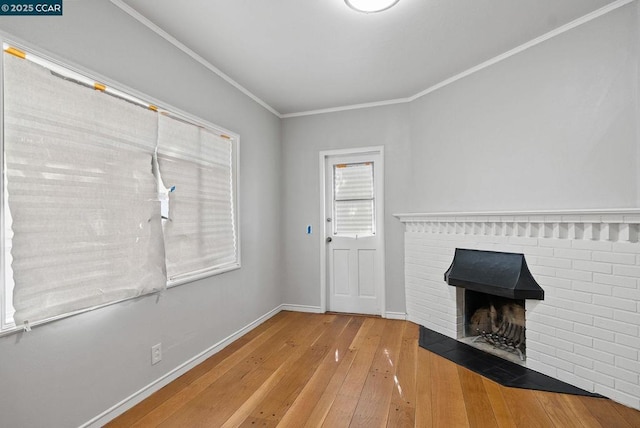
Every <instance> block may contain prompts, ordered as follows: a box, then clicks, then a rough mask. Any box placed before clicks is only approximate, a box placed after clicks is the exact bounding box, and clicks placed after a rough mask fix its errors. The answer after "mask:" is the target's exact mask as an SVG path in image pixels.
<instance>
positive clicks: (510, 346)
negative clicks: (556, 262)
mask: <svg viewBox="0 0 640 428" xmlns="http://www.w3.org/2000/svg"><path fill="white" fill-rule="evenodd" d="M444 278H445V281H446V282H447V283H448V284H449V285H452V286H456V287H461V288H464V295H463V296H464V304H463V305H462V306H463V308H464V312H463V316H464V329H463V330H464V335H463V336H464V337H462V338H461V339H463V341H464V342H465V343H468V344H470V345H472V346H476V347H478V348H480V349H482V350H485V351H487V352H490V353H493V354H496V355H498V356H502V357H503V358H507V359H511V358H509V355H508V354H509V353H511V354H516V355H517V356H518V358H519V360H520V361H524V360H525V355H526V317H525V299H538V300H542V299H543V298H544V291H543V290H542V288H541V287H540V286H539V285H538V283H537V282H536V280H535V279H534V278H533V276H532V275H531V272H529V268H528V267H527V262H526V260H525V258H524V255H523V254H518V253H503V252H496V251H482V250H468V249H462V248H457V249H456V251H455V255H454V259H453V262H452V263H451V266H450V267H449V269H448V270H447V272H446V273H445V274H444Z"/></svg>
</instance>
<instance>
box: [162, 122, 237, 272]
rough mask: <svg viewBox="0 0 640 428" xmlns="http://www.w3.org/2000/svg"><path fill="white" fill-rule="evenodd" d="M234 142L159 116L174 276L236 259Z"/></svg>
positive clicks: (170, 268)
mask: <svg viewBox="0 0 640 428" xmlns="http://www.w3.org/2000/svg"><path fill="white" fill-rule="evenodd" d="M232 162H233V158H232V141H231V140H229V139H227V138H223V137H220V136H218V135H215V134H213V133H212V132H209V131H207V130H206V129H203V128H200V127H197V126H194V125H192V124H189V123H185V122H181V121H178V120H175V119H172V118H170V117H167V116H164V115H161V116H159V127H158V165H159V168H160V174H161V175H162V180H163V182H164V184H165V186H167V187H172V186H175V191H173V192H171V193H170V194H169V198H170V204H169V206H170V211H169V212H170V214H169V219H168V220H167V221H166V222H165V224H164V238H165V248H166V259H167V275H168V278H169V279H170V280H174V279H177V278H180V277H181V276H185V275H188V274H190V273H193V272H198V271H203V270H207V269H216V268H223V267H225V266H229V265H233V264H235V263H237V261H238V257H237V245H236V225H235V216H234V212H233V200H234V197H233V196H234V195H233V182H232V177H233V174H232Z"/></svg>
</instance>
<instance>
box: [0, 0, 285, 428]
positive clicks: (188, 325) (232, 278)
mask: <svg viewBox="0 0 640 428" xmlns="http://www.w3.org/2000/svg"><path fill="white" fill-rule="evenodd" d="M0 31H3V32H5V33H10V34H12V35H14V36H16V37H18V38H20V39H23V40H24V41H26V42H28V43H30V44H33V45H35V46H38V47H40V48H43V49H45V50H47V51H49V52H51V53H52V54H54V55H56V56H59V57H60V58H63V59H66V60H68V61H70V62H72V63H75V64H78V65H80V66H82V67H85V68H87V69H91V70H94V71H96V72H98V73H100V74H102V75H104V76H107V77H108V78H110V79H113V80H114V81H118V82H120V83H122V84H124V85H127V86H130V87H132V88H135V89H137V90H139V91H142V92H144V93H147V94H148V95H150V96H152V97H155V98H157V99H160V100H163V101H165V102H167V103H169V104H171V105H173V106H175V107H178V108H180V109H183V110H185V111H187V112H190V113H192V114H194V115H196V116H199V117H202V118H203V119H205V120H208V121H210V122H212V123H215V124H217V125H220V126H222V127H225V128H228V129H230V130H232V131H234V132H237V133H238V134H240V138H241V149H240V162H241V177H240V185H241V189H240V190H241V193H240V218H241V233H242V264H243V266H242V268H241V269H240V270H237V271H234V272H229V273H226V274H222V275H218V276H215V277H211V278H208V279H204V280H200V281H197V282H194V283H190V284H185V285H182V286H178V287H175V288H172V289H170V290H168V291H167V292H165V293H164V294H163V295H162V296H160V297H159V298H158V297H157V296H150V297H144V298H140V299H136V300H131V301H127V302H125V303H122V304H118V305H113V306H110V307H108V308H104V309H100V310H96V311H92V312H89V313H86V314H83V315H79V316H74V317H71V318H67V319H64V320H61V321H57V322H54V323H51V324H48V325H44V326H40V327H36V328H34V329H33V331H32V332H30V333H28V334H17V335H12V336H8V337H3V338H0V379H1V383H2V394H0V418H1V420H0V425H2V426H6V427H39V426H47V427H63V426H69V427H70V426H78V425H80V424H82V423H84V422H86V421H89V420H90V419H92V418H93V417H95V416H96V415H99V414H100V413H101V412H103V411H105V410H106V409H108V408H109V407H111V406H112V405H114V404H116V403H118V402H119V401H121V400H123V399H125V398H126V397H128V396H129V395H131V394H133V393H134V392H136V391H138V390H139V389H140V388H142V387H144V386H146V385H147V384H149V383H151V382H152V381H154V380H156V379H158V378H159V377H161V376H162V375H163V374H165V373H167V372H169V371H170V370H171V369H173V368H174V367H176V366H178V365H180V364H182V363H184V362H185V361H187V360H189V359H191V358H192V357H194V356H196V355H197V354H198V353H200V352H202V351H203V350H205V349H207V348H209V347H210V346H211V345H213V344H215V343H216V342H218V341H220V340H222V339H223V338H225V337H227V336H228V335H230V334H232V333H234V332H235V331H237V330H238V329H240V328H242V327H244V326H246V325H247V324H248V323H250V322H252V321H254V320H256V319H257V318H259V317H260V316H262V315H264V314H266V313H267V312H269V311H270V310H272V309H274V308H276V307H277V306H278V305H279V304H280V303H281V285H280V284H281V281H282V276H281V273H280V264H281V260H280V257H279V253H280V250H279V242H280V239H281V233H280V217H281V213H280V205H281V191H280V172H281V143H280V140H281V135H280V132H281V131H280V127H281V124H280V120H279V119H278V118H277V117H275V116H273V115H272V114H271V113H269V112H268V111H266V110H265V109H264V108H262V107H260V106H259V105H258V104H256V103H255V102H253V101H252V100H250V99H249V98H248V97H246V96H245V95H243V94H241V93H240V92H239V91H238V90H236V89H235V88H233V87H232V86H230V85H229V84H227V83H226V82H224V81H223V80H222V79H220V78H218V77H217V76H215V75H214V74H213V73H211V72H210V71H208V70H207V69H205V68H204V67H203V66H201V65H200V64H198V63H196V62H195V61H193V60H192V59H190V58H189V57H188V56H186V55H185V54H183V53H182V52H180V51H179V50H177V49H176V48H174V47H173V46H172V45H171V44H169V43H167V42H166V41H164V40H163V39H161V38H160V37H159V36H157V35H156V34H154V33H153V32H151V31H150V30H148V29H147V28H146V27H144V26H143V25H141V24H139V23H138V22H137V21H135V20H134V19H132V18H131V17H129V16H128V15H126V14H125V13H124V12H122V11H121V10H120V9H118V8H117V7H115V6H114V5H112V4H111V3H110V2H108V1H106V0H84V1H66V2H65V4H64V16H63V17H33V18H30V17H24V16H21V17H4V18H2V19H0ZM158 342H162V344H163V360H162V362H161V363H160V364H158V365H156V366H153V367H152V366H151V365H150V355H151V354H150V348H151V346H152V345H154V344H155V343H158Z"/></svg>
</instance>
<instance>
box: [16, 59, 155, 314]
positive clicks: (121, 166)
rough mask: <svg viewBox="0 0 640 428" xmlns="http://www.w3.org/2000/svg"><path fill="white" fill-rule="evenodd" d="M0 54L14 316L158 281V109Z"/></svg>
mask: <svg viewBox="0 0 640 428" xmlns="http://www.w3.org/2000/svg"><path fill="white" fill-rule="evenodd" d="M4 60H5V67H4V83H5V84H4V108H5V116H4V117H5V123H4V128H5V141H4V147H5V156H6V174H7V191H8V200H9V208H10V210H11V215H12V217H13V231H14V237H13V248H12V255H13V264H12V267H13V272H14V281H15V289H14V300H13V301H14V307H15V309H16V313H15V315H14V318H15V321H16V323H17V324H22V323H23V322H24V321H28V322H30V323H33V322H35V321H39V320H43V319H46V318H50V317H54V316H57V315H61V314H66V313H70V312H74V311H76V310H80V309H84V308H89V307H93V306H98V305H102V304H105V303H109V302H113V301H118V300H122V299H125V298H130V297H135V296H138V295H141V294H145V293H149V292H153V291H156V290H161V289H163V288H164V287H165V286H166V273H165V268H164V248H163V241H162V230H161V227H162V226H161V220H160V207H159V202H158V197H157V187H156V181H155V178H154V176H153V173H152V156H153V153H154V149H155V145H156V138H157V118H156V116H157V114H156V113H154V112H152V111H150V110H147V109H145V108H142V107H139V106H137V105H134V104H131V103H128V102H126V101H124V100H121V99H118V98H115V97H112V96H110V95H107V94H105V93H102V92H97V91H94V90H92V89H88V88H85V87H83V86H81V85H78V84H76V83H73V82H69V81H66V80H64V79H62V78H60V77H57V76H54V75H52V74H51V72H50V71H48V70H47V69H45V68H43V67H41V66H39V65H37V64H34V63H32V62H29V61H26V60H22V59H19V58H14V57H12V56H9V55H5V58H4Z"/></svg>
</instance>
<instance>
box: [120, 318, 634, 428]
mask: <svg viewBox="0 0 640 428" xmlns="http://www.w3.org/2000/svg"><path fill="white" fill-rule="evenodd" d="M107 426H108V427H111V428H113V427H276V426H277V427H325V428H336V427H338V428H339V427H367V428H371V427H434V428H439V427H446V428H448V427H454V428H457V427H472V428H473V427H483V428H484V427H498V428H505V427H562V428H564V427H603V428H610V427H621V428H622V427H624V428H634V427H640V412H639V411H636V410H633V409H630V408H628V407H625V406H622V405H620V404H617V403H614V402H613V401H611V400H607V399H601V398H591V397H580V396H574V395H563V394H555V393H549V392H542V391H532V390H524V389H515V388H507V387H503V386H501V385H499V384H497V383H495V382H493V381H490V380H488V379H486V378H483V377H482V376H479V375H477V374H476V373H474V372H471V371H469V370H467V369H465V368H463V367H460V366H457V365H456V364H454V363H451V362H450V361H448V360H446V359H443V358H441V357H439V356H437V355H435V354H432V353H431V352H429V351H426V350H424V349H422V348H419V347H418V326H417V325H415V324H413V323H410V322H406V321H395V320H386V319H382V318H375V317H361V316H354V315H340V314H323V315H319V314H303V313H295V312H281V313H279V314H278V315H276V316H274V317H273V318H271V319H269V320H268V321H266V322H265V323H263V324H262V325H260V326H259V327H257V328H256V329H254V330H252V331H251V332H249V333H247V334H246V335H244V336H243V337H241V338H240V339H238V340H236V341H235V342H233V343H232V344H231V345H229V346H227V347H226V348H225V349H223V350H222V351H220V352H219V353H217V354H216V355H214V356H213V357H211V358H209V359H208V360H206V361H205V362H204V363H202V364H200V365H199V366H197V367H195V368H194V369H193V370H191V371H189V372H188V373H186V374H185V375H183V376H181V377H180V378H178V379H176V380H175V381H174V382H172V383H170V384H169V385H167V386H165V387H164V388H162V389H161V390H160V391H158V392H156V393H155V394H153V395H152V396H150V397H149V398H147V399H146V400H144V401H143V402H141V403H140V404H138V405H137V406H135V407H133V408H132V409H130V410H129V411H127V412H125V413H124V414H122V415H121V416H119V417H118V418H116V419H115V420H113V421H111V422H110V423H109V424H107Z"/></svg>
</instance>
